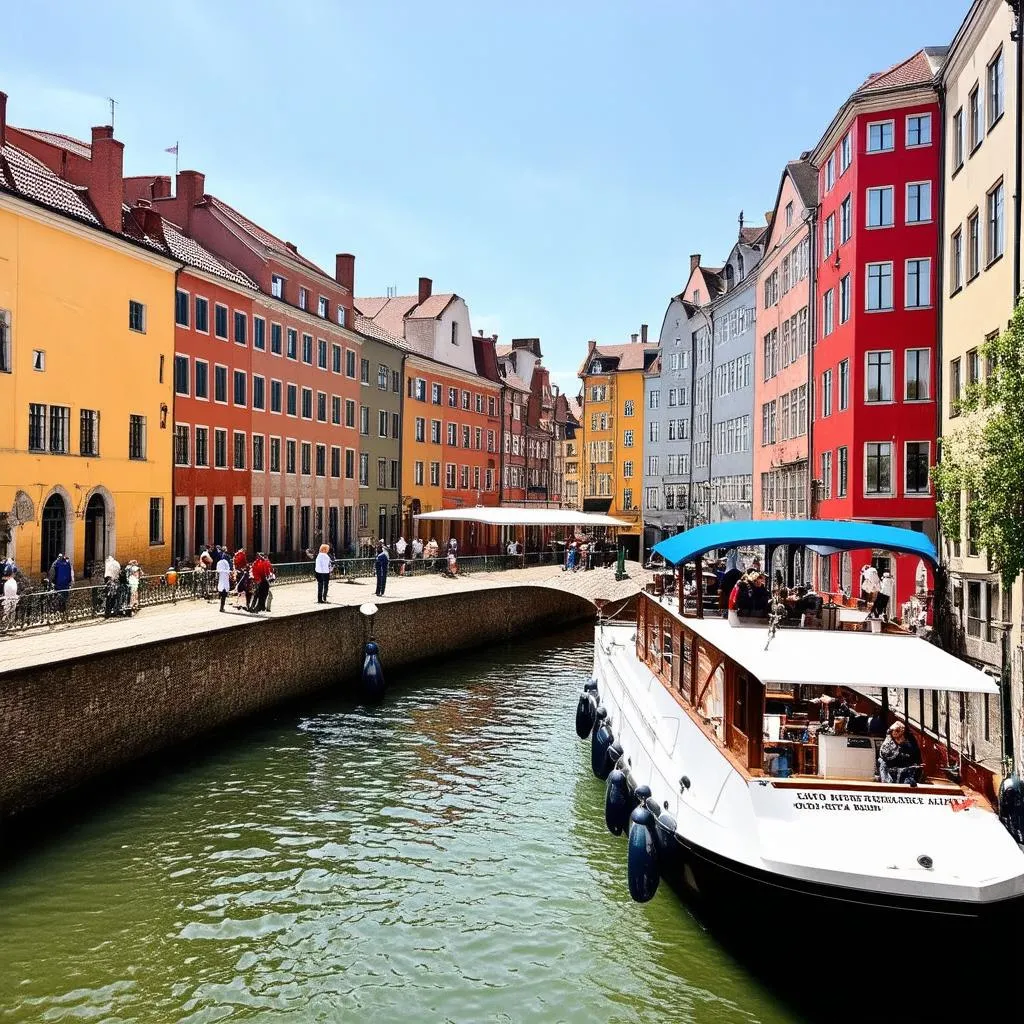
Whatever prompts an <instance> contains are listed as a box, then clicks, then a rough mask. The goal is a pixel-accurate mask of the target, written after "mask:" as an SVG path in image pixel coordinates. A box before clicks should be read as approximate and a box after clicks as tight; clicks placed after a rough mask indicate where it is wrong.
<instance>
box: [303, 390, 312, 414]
mask: <svg viewBox="0 0 1024 1024" xmlns="http://www.w3.org/2000/svg"><path fill="white" fill-rule="evenodd" d="M302 418H303V419H304V420H311V419H312V418H313V389H312V388H303V389H302Z"/></svg>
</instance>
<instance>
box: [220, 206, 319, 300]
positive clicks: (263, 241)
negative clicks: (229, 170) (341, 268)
mask: <svg viewBox="0 0 1024 1024" xmlns="http://www.w3.org/2000/svg"><path fill="white" fill-rule="evenodd" d="M204 198H205V199H207V200H208V201H209V205H210V207H211V208H212V209H213V210H215V211H217V212H218V213H219V214H221V216H223V217H224V218H225V219H227V220H228V221H230V222H231V223H232V224H234V226H235V227H236V228H238V229H239V230H240V231H243V232H245V233H246V234H247V235H249V236H250V238H252V239H253V240H254V241H256V242H257V243H259V245H261V246H262V247H263V248H264V249H267V250H269V251H270V252H272V253H275V254H276V255H278V256H282V257H284V258H285V259H288V260H292V261H294V262H296V263H299V264H300V265H302V266H303V267H305V268H306V269H307V270H309V271H310V272H311V273H314V274H316V275H318V276H319V277H325V278H327V280H328V281H330V282H331V283H332V284H337V282H336V281H335V280H334V278H333V277H331V276H330V274H328V273H327V272H326V271H325V270H323V269H322V268H321V267H318V266H317V265H316V264H315V263H314V262H313V261H312V260H310V259H307V258H306V257H305V256H303V255H302V254H301V253H300V252H299V250H298V249H297V248H295V247H294V246H293V245H289V243H287V242H284V241H282V240H281V239H280V238H278V237H277V235H272V234H271V233H270V232H269V231H267V230H266V229H265V228H262V227H260V226H259V224H256V223H255V222H254V221H251V220H249V218H248V217H246V216H245V215H244V214H241V213H239V212H238V210H236V209H235V208H234V207H233V206H229V205H228V204H227V203H225V202H224V200H223V199H218V198H217V197H216V196H205V197H204Z"/></svg>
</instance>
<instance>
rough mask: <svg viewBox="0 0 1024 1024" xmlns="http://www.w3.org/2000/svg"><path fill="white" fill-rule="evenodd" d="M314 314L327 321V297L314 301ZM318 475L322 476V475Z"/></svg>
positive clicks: (323, 296)
mask: <svg viewBox="0 0 1024 1024" xmlns="http://www.w3.org/2000/svg"><path fill="white" fill-rule="evenodd" d="M316 312H317V316H322V317H323V318H324V319H325V320H326V319H327V316H328V312H327V297H326V296H325V295H321V296H320V297H319V298H318V299H317V300H316ZM320 475H321V476H323V474H322V473H321V474H320Z"/></svg>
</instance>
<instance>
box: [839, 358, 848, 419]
mask: <svg viewBox="0 0 1024 1024" xmlns="http://www.w3.org/2000/svg"><path fill="white" fill-rule="evenodd" d="M849 405H850V360H849V359H844V360H843V361H842V362H841V363H840V364H839V411H840V412H842V411H843V410H844V409H847V408H849Z"/></svg>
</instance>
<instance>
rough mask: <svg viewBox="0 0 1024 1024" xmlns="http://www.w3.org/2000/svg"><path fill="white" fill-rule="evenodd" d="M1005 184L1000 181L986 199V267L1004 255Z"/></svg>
mask: <svg viewBox="0 0 1024 1024" xmlns="http://www.w3.org/2000/svg"><path fill="white" fill-rule="evenodd" d="M1004 234H1005V232H1004V230H1003V183H1002V181H1001V180H1000V182H999V184H997V185H996V186H995V187H994V188H993V189H992V191H991V192H989V193H988V196H987V197H986V199H985V265H986V266H988V265H989V264H990V263H994V262H995V261H996V260H997V259H999V257H1000V256H1002V255H1003V249H1004V241H1003V238H1004Z"/></svg>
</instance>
